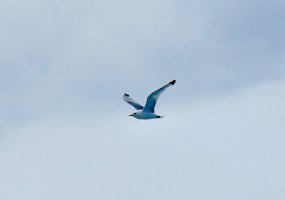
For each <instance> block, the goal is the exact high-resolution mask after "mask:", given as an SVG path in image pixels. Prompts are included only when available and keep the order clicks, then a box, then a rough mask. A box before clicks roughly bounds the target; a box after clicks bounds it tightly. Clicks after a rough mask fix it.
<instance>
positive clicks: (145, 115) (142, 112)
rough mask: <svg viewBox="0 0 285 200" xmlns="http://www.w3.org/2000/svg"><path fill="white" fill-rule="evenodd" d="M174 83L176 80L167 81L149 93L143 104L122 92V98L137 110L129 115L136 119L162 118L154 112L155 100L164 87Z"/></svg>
mask: <svg viewBox="0 0 285 200" xmlns="http://www.w3.org/2000/svg"><path fill="white" fill-rule="evenodd" d="M175 83H176V80H173V81H171V82H169V83H168V84H166V85H164V86H163V87H161V88H159V89H157V90H155V91H154V92H153V93H151V94H150V95H149V96H148V97H147V100H146V103H145V106H142V105H141V104H139V103H137V102H136V101H134V100H133V99H132V98H131V97H130V95H128V94H126V93H125V94H124V96H123V99H124V100H125V101H126V102H127V103H128V104H130V105H132V106H133V107H134V108H135V109H136V110H138V111H137V112H134V113H133V114H130V115H129V116H132V117H134V118H137V119H142V120H148V119H159V118H163V116H160V115H157V114H155V111H154V108H155V105H156V102H157V100H158V97H159V96H160V95H161V94H162V93H163V92H164V91H165V90H166V88H168V87H170V86H172V85H174V84H175Z"/></svg>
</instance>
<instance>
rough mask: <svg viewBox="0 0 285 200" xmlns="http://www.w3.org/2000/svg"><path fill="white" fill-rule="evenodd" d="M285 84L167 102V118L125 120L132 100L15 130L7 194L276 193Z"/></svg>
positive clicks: (4, 185) (9, 139)
mask: <svg viewBox="0 0 285 200" xmlns="http://www.w3.org/2000/svg"><path fill="white" fill-rule="evenodd" d="M284 87H285V84H284V81H282V82H275V83H268V84H263V85H262V86H259V87H256V88H251V89H248V90H247V91H245V92H242V93H240V94H234V95H232V96H226V97H224V98H220V99H215V100H211V101H202V102H201V101H196V102H192V103H189V104H182V105H181V104H176V105H174V106H168V105H167V104H165V102H163V101H162V102H161V103H162V104H160V107H159V108H158V112H159V113H160V114H162V113H164V114H165V116H166V117H165V118H164V119H163V120H153V121H138V120H134V119H132V118H128V116H127V114H125V117H122V116H123V115H124V113H127V111H128V110H129V109H130V108H129V106H128V105H126V108H125V109H121V110H119V111H118V112H117V113H116V114H113V115H108V114H106V115H104V114H103V115H102V116H100V115H97V116H94V117H91V118H85V119H81V120H78V121H77V120H74V119H63V118H61V117H59V118H57V119H56V118H55V119H53V120H51V119H49V120H43V121H42V120H39V121H37V123H33V124H31V125H29V126H25V127H21V128H18V129H14V131H11V132H10V134H9V136H6V137H5V138H4V140H3V139H2V141H1V151H0V152H1V153H0V157H1V166H0V173H1V177H2V178H1V181H0V185H1V190H2V191H1V193H0V194H1V198H5V199H8V198H10V199H11V198H12V199H23V198H27V199H38V198H41V199H51V198H53V199H62V198H69V199H78V198H85V199H94V198H100V199H114V198H116V199H134V198H136V199H154V198H155V199H173V198H179V199H189V198H195V199H212V198H213V197H214V198H219V199H228V198H229V197H231V198H232V199H241V198H242V199H252V198H254V197H258V198H259V199H272V198H274V199H280V198H281V197H282V196H284V190H283V189H282V181H283V179H284V177H283V174H284V173H283V169H284V164H285V163H284V161H283V159H282V156H283V154H284V151H285V149H284V145H283V143H284V137H283V132H282V130H283V129H284V124H283V121H284V111H285V110H284V106H283V102H284V98H285V96H284V93H283V92H282V91H284ZM167 113H168V114H167ZM170 113H172V114H170ZM15 191H16V192H15Z"/></svg>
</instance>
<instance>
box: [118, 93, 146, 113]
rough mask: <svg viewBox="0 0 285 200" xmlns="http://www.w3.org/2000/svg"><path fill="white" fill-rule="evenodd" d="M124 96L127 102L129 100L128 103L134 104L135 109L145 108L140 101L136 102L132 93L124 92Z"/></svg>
mask: <svg viewBox="0 0 285 200" xmlns="http://www.w3.org/2000/svg"><path fill="white" fill-rule="evenodd" d="M123 98H124V100H125V102H127V103H128V104H131V105H132V106H134V107H135V109H137V110H142V109H143V106H142V105H140V104H139V103H137V102H135V101H134V100H133V99H132V98H131V97H130V95H128V94H124V96H123Z"/></svg>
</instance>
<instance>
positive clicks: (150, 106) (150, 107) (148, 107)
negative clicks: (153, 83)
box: [143, 80, 176, 113]
mask: <svg viewBox="0 0 285 200" xmlns="http://www.w3.org/2000/svg"><path fill="white" fill-rule="evenodd" d="M175 82H176V80H173V81H171V82H170V83H168V84H166V85H165V86H163V87H161V88H159V89H158V90H156V91H154V92H153V93H151V94H150V95H149V96H148V97H147V100H146V104H145V107H144V109H143V111H144V112H152V113H154V107H155V104H156V101H157V99H158V97H159V96H160V95H161V94H162V93H163V92H164V90H165V89H166V88H168V87H169V86H172V85H174V84H175Z"/></svg>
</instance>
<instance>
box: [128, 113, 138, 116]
mask: <svg viewBox="0 0 285 200" xmlns="http://www.w3.org/2000/svg"><path fill="white" fill-rule="evenodd" d="M136 114H137V113H133V114H130V115H129V116H132V117H134V116H136Z"/></svg>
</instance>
